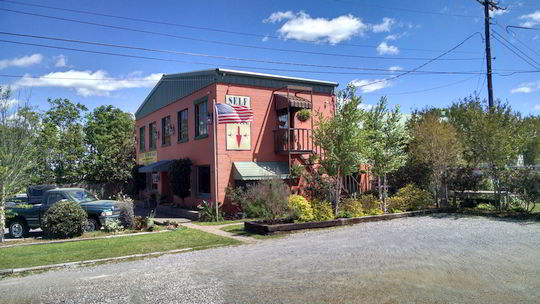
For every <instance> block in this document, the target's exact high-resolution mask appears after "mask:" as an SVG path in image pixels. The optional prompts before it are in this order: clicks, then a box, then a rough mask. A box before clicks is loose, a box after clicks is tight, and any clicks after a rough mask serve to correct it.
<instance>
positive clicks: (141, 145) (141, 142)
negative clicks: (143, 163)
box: [139, 127, 146, 152]
mask: <svg viewBox="0 0 540 304" xmlns="http://www.w3.org/2000/svg"><path fill="white" fill-rule="evenodd" d="M145 132H146V130H145V127H141V128H140V129H139V152H143V151H144V133H145Z"/></svg>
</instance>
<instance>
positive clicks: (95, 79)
mask: <svg viewBox="0 0 540 304" xmlns="http://www.w3.org/2000/svg"><path fill="white" fill-rule="evenodd" d="M130 75H131V77H129V78H112V77H110V76H109V75H108V73H107V71H103V70H97V71H95V72H92V71H77V70H69V71H66V72H54V73H49V74H46V75H43V76H41V77H39V78H32V77H29V76H24V77H23V78H21V79H20V80H19V81H17V82H16V83H15V85H17V86H22V87H60V88H72V89H75V91H76V92H77V94H78V95H81V96H108V95H109V94H110V92H113V91H117V90H121V89H129V88H144V87H152V86H154V85H155V84H156V82H157V81H158V80H159V79H160V78H161V75H162V74H158V73H155V74H150V75H148V76H146V77H141V76H140V75H141V72H134V73H131V74H130Z"/></svg>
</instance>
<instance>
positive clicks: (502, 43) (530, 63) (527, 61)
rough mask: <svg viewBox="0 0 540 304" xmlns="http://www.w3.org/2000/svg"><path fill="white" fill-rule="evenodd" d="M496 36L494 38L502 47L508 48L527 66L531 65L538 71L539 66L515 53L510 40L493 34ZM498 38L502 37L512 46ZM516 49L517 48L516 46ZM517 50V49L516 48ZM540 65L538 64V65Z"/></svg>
mask: <svg viewBox="0 0 540 304" xmlns="http://www.w3.org/2000/svg"><path fill="white" fill-rule="evenodd" d="M493 33H494V34H496V35H495V36H493V38H495V40H497V41H498V42H499V43H500V44H501V45H502V46H504V47H505V48H507V49H508V50H510V51H511V52H512V53H514V55H516V56H518V57H519V58H520V59H521V60H523V61H524V62H526V63H527V64H529V65H530V66H532V67H533V68H535V69H536V70H538V66H536V65H534V63H532V62H530V61H529V60H527V59H525V58H524V57H523V56H521V55H520V54H519V53H517V52H516V51H514V50H513V49H512V48H511V47H510V46H513V45H512V44H511V43H510V42H509V41H508V40H506V39H504V37H502V36H500V35H499V34H497V33H496V32H493ZM498 37H501V38H502V39H503V40H505V41H506V42H508V43H509V44H510V46H509V45H507V44H506V43H504V42H503V41H502V40H501V39H499V38H498ZM514 48H515V46H514ZM516 49H517V48H516ZM517 50H518V51H519V52H522V51H521V50H519V49H517ZM525 56H526V57H527V58H530V57H529V56H527V55H526V54H525ZM532 61H533V62H536V61H534V60H532ZM537 64H538V63H537Z"/></svg>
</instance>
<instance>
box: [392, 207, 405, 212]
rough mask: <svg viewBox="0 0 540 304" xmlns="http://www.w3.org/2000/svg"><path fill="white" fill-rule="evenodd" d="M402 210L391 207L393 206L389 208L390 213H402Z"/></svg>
mask: <svg viewBox="0 0 540 304" xmlns="http://www.w3.org/2000/svg"><path fill="white" fill-rule="evenodd" d="M402 212H403V210H401V209H393V208H392V209H390V213H402Z"/></svg>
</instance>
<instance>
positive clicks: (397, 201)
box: [386, 196, 407, 210]
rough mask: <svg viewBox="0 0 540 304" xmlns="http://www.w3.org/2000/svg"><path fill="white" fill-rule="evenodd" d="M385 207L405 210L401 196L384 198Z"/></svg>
mask: <svg viewBox="0 0 540 304" xmlns="http://www.w3.org/2000/svg"><path fill="white" fill-rule="evenodd" d="M386 207H387V209H388V210H392V209H396V210H405V209H406V207H407V206H406V204H405V199H404V198H403V197H398V196H392V197H389V198H387V199H386Z"/></svg>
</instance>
